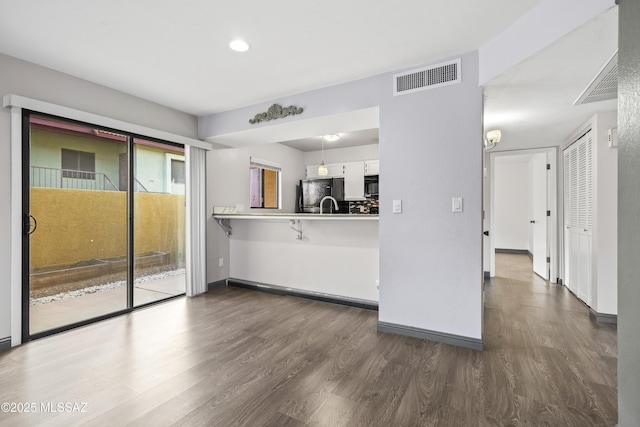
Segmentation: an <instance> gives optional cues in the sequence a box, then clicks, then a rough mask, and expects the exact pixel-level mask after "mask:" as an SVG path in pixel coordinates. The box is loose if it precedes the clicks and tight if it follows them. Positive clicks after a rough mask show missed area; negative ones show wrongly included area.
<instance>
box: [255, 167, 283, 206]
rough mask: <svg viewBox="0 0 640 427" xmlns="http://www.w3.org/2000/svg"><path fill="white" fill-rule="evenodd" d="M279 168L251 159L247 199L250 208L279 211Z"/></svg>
mask: <svg viewBox="0 0 640 427" xmlns="http://www.w3.org/2000/svg"><path fill="white" fill-rule="evenodd" d="M281 173H282V171H281V169H280V166H279V165H276V164H273V163H270V162H267V161H264V160H259V159H256V158H251V165H250V168H249V182H250V187H249V197H250V200H251V207H252V208H265V209H280V182H281V177H280V174H281Z"/></svg>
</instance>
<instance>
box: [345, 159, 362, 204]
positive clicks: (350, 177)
mask: <svg viewBox="0 0 640 427" xmlns="http://www.w3.org/2000/svg"><path fill="white" fill-rule="evenodd" d="M344 199H345V200H365V197H364V162H350V163H345V164H344Z"/></svg>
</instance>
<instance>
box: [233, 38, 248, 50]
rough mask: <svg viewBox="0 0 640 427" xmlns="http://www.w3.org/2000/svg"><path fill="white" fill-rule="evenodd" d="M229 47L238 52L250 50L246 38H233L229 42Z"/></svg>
mask: <svg viewBox="0 0 640 427" xmlns="http://www.w3.org/2000/svg"><path fill="white" fill-rule="evenodd" d="M229 47H230V48H231V49H233V50H235V51H236V52H246V51H248V50H249V44H248V43H247V42H246V41H244V40H233V41H232V42H231V43H229Z"/></svg>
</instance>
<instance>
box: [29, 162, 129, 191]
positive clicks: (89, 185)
mask: <svg viewBox="0 0 640 427" xmlns="http://www.w3.org/2000/svg"><path fill="white" fill-rule="evenodd" d="M29 181H30V184H31V186H32V187H45V188H67V189H73V190H100V191H118V187H116V186H115V185H114V184H113V182H111V180H110V179H109V177H108V176H106V175H105V174H103V173H101V172H86V171H79V170H72V169H55V168H46V167H42V166H31V167H30V171H29Z"/></svg>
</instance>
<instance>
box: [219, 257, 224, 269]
mask: <svg viewBox="0 0 640 427" xmlns="http://www.w3.org/2000/svg"><path fill="white" fill-rule="evenodd" d="M218 267H224V258H218Z"/></svg>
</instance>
